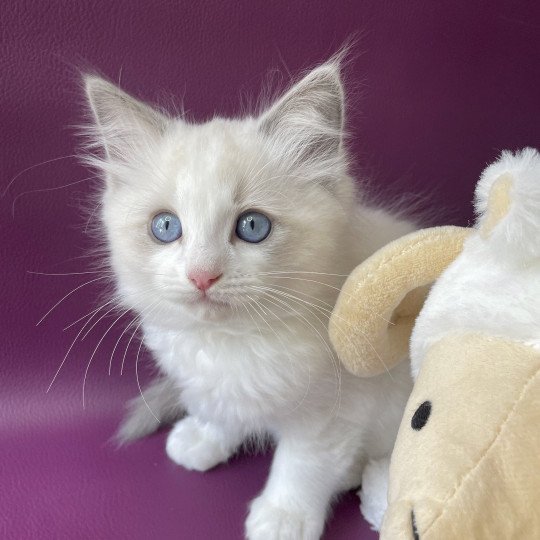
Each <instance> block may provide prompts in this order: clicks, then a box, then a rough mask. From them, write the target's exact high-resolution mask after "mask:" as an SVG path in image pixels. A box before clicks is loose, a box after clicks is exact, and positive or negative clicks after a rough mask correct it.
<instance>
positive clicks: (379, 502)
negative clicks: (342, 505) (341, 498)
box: [358, 456, 390, 531]
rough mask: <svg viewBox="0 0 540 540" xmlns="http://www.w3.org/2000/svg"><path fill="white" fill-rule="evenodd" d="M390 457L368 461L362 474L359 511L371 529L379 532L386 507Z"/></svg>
mask: <svg viewBox="0 0 540 540" xmlns="http://www.w3.org/2000/svg"><path fill="white" fill-rule="evenodd" d="M389 470H390V457H389V456H386V457H384V458H381V459H378V460H370V461H369V462H368V463H367V465H366V467H365V469H364V472H363V473H362V489H361V490H360V491H359V492H358V495H359V496H360V510H361V511H362V515H363V516H364V518H365V519H366V521H368V522H369V523H370V525H371V526H372V528H373V529H374V530H376V531H379V530H380V528H381V525H382V520H383V517H384V513H385V512H386V507H387V506H388V476H389Z"/></svg>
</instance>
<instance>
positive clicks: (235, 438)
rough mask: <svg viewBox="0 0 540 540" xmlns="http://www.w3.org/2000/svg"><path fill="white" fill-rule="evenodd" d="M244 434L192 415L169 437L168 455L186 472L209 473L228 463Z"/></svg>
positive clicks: (179, 424)
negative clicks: (189, 470) (212, 469)
mask: <svg viewBox="0 0 540 540" xmlns="http://www.w3.org/2000/svg"><path fill="white" fill-rule="evenodd" d="M243 439H244V434H243V433H242V432H240V431H236V430H234V429H233V430H225V429H224V428H223V427H221V426H219V425H217V424H211V423H208V422H201V421H200V420H199V419H198V418H196V417H195V416H188V417H186V418H184V419H182V420H180V421H179V422H177V423H176V424H175V425H174V427H173V428H172V430H171V432H170V433H169V435H168V437H167V444H166V447H165V449H166V451H167V455H168V456H169V457H170V458H171V459H172V460H173V461H174V462H175V463H177V464H178V465H182V466H183V467H185V468H186V469H193V470H196V471H207V470H208V469H211V468H212V467H215V466H216V465H218V464H219V463H222V462H224V461H227V459H229V457H230V456H231V455H232V454H233V453H234V451H235V450H236V449H237V448H238V446H239V445H240V444H241V443H242V441H243Z"/></svg>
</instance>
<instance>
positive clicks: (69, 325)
mask: <svg viewBox="0 0 540 540" xmlns="http://www.w3.org/2000/svg"><path fill="white" fill-rule="evenodd" d="M111 302H114V300H109V301H108V302H106V303H105V304H102V305H101V306H99V307H97V308H96V309H93V310H92V311H89V312H88V313H87V314H86V315H83V316H82V317H79V318H78V319H77V320H76V321H73V322H72V323H70V324H68V325H67V326H64V328H63V329H62V331H63V332H65V331H66V330H68V329H69V328H71V327H72V326H75V325H76V324H77V323H78V322H80V321H83V320H84V319H86V318H88V317H90V315H94V314H95V313H96V312H97V311H100V310H102V309H103V308H104V307H107V306H108V305H109V304H110V303H111Z"/></svg>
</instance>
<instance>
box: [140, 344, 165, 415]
mask: <svg viewBox="0 0 540 540" xmlns="http://www.w3.org/2000/svg"><path fill="white" fill-rule="evenodd" d="M143 343H144V337H143V338H141V342H140V343H139V348H138V349H137V357H136V358H135V380H136V381H137V387H138V388H139V394H141V398H142V400H143V402H144V404H145V405H146V408H147V409H148V410H149V411H150V414H151V415H152V416H153V417H154V418H155V419H156V420H157V421H158V423H160V424H161V420H160V419H159V418H158V417H157V416H156V415H155V414H154V411H152V409H151V408H150V405H148V402H147V401H146V398H145V397H144V394H143V391H142V388H141V383H140V381H139V356H140V354H141V348H142V346H143Z"/></svg>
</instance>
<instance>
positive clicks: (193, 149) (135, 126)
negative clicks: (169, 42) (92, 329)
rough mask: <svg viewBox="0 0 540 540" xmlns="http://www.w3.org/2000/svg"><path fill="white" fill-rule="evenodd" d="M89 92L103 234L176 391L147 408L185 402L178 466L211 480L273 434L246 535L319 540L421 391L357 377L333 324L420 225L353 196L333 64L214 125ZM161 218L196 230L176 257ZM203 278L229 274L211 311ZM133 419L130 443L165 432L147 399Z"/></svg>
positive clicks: (178, 430)
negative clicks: (360, 277)
mask: <svg viewBox="0 0 540 540" xmlns="http://www.w3.org/2000/svg"><path fill="white" fill-rule="evenodd" d="M86 87H87V93H88V96H89V101H90V104H91V107H92V110H93V112H94V115H95V119H96V124H95V127H94V128H93V137H94V143H95V144H96V145H97V146H102V147H103V148H104V150H105V155H104V157H103V158H90V161H91V163H92V164H93V165H95V166H97V167H99V168H100V169H101V170H102V171H103V174H104V177H105V179H106V187H105V189H104V192H103V198H102V202H103V205H102V209H103V211H102V221H103V225H104V229H105V231H106V235H107V240H108V246H109V251H110V264H111V266H112V268H113V270H114V273H115V275H116V280H117V287H118V291H119V296H120V298H121V302H122V304H123V306H125V307H127V308H131V309H132V310H133V311H134V312H135V313H137V314H139V315H140V319H139V321H140V324H141V328H142V330H143V333H144V343H145V345H146V346H147V347H148V348H149V349H150V350H151V351H152V352H153V355H154V357H155V360H156V362H157V364H158V366H159V368H160V370H161V372H162V374H163V376H164V377H166V380H167V381H172V382H171V383H163V382H162V381H161V382H160V383H159V385H161V386H159V385H158V387H157V389H156V387H154V388H153V389H152V390H151V391H150V395H149V401H150V405H151V408H154V409H155V412H156V414H159V413H160V412H163V413H164V414H165V415H166V417H167V418H170V417H171V407H170V405H171V401H170V399H171V397H170V392H171V389H173V390H175V392H176V400H177V403H178V406H179V409H180V408H181V407H182V408H185V410H186V411H187V414H188V416H186V417H185V418H183V419H181V420H179V421H178V422H177V423H176V425H175V426H174V428H173V430H172V431H171V432H170V434H169V437H168V440H167V448H166V449H167V453H168V455H169V456H170V458H171V459H172V460H173V461H175V462H176V463H178V464H180V465H183V466H185V467H187V468H190V469H196V470H200V471H204V470H207V469H210V468H211V467H213V466H215V465H217V464H218V463H221V462H224V461H226V460H227V459H228V457H229V456H230V455H231V454H232V453H234V452H235V450H236V449H237V448H238V447H239V446H240V445H241V444H242V443H243V442H244V441H245V440H246V439H248V438H250V437H254V436H263V435H270V436H271V437H272V438H273V439H274V440H275V441H276V443H277V449H276V452H275V457H274V462H273V465H272V471H271V474H270V477H269V479H268V482H267V485H266V487H265V488H264V490H263V492H262V493H261V494H260V495H259V496H258V497H257V498H256V499H255V500H254V501H253V502H252V504H251V507H250V512H249V517H248V519H247V523H246V535H247V537H248V538H250V539H251V540H258V539H264V540H269V539H272V538H276V539H277V538H279V539H316V538H319V537H320V535H321V533H322V531H323V527H324V522H325V517H326V515H327V511H328V508H329V503H330V501H331V499H332V497H333V496H334V495H335V494H336V493H338V492H340V491H342V490H346V489H350V488H352V487H354V486H358V485H359V484H360V481H361V471H362V468H363V465H364V464H365V462H366V460H367V459H370V458H379V457H382V456H385V455H388V454H389V452H390V451H391V449H392V446H393V442H394V439H395V436H396V431H397V428H398V425H399V422H400V419H401V414H402V410H403V407H404V405H405V402H406V399H407V396H408V394H409V391H410V388H411V380H410V376H409V373H408V371H409V369H408V365H402V366H400V367H398V368H397V369H396V370H394V371H393V372H392V373H391V374H386V375H382V376H379V377H376V378H372V379H360V378H355V377H353V376H351V375H350V374H348V373H347V372H345V371H343V370H342V369H341V366H340V365H339V364H338V361H337V359H336V357H335V355H334V353H333V351H332V350H331V348H330V345H329V340H328V335H327V329H326V325H327V321H328V315H329V314H330V311H331V309H332V307H333V305H334V302H335V300H336V296H337V293H338V291H339V288H340V286H341V284H342V283H343V281H344V279H345V277H346V276H347V275H348V274H349V272H350V271H351V270H352V269H353V268H354V267H355V266H356V265H357V264H358V263H359V262H360V261H361V260H363V259H364V258H366V257H367V256H368V255H369V254H371V253H372V252H374V251H375V250H376V249H377V248H379V247H381V246H382V245H384V244H386V243H387V242H389V241H390V240H392V239H393V238H396V237H399V236H401V235H403V234H405V233H407V232H409V231H410V230H411V225H410V224H409V223H408V222H406V221H403V220H399V219H397V218H394V217H392V216H391V215H389V214H388V213H386V212H383V211H381V210H379V209H374V208H368V207H367V206H364V205H360V204H359V203H358V201H357V196H356V195H357V194H356V189H355V185H354V181H353V179H352V178H351V177H350V176H349V175H348V174H347V159H346V152H345V150H344V147H343V142H342V132H343V114H344V112H343V106H344V105H343V91H342V85H341V82H340V74H339V65H338V62H330V63H327V64H325V65H323V66H321V67H319V68H317V69H315V70H314V71H312V72H311V73H309V74H308V75H307V76H306V77H305V78H304V79H303V80H301V81H300V82H299V83H298V84H297V85H296V86H294V87H293V88H292V89H291V90H290V91H289V92H288V93H287V94H286V95H285V96H284V97H282V98H281V99H280V100H279V101H278V102H277V103H276V104H275V105H274V106H273V107H272V108H270V109H269V110H268V111H267V112H265V113H263V115H262V116H261V117H259V118H254V117H247V118H244V119H240V120H228V119H222V118H216V119H214V120H212V121H210V122H208V123H205V124H202V125H193V124H189V123H187V122H186V121H184V120H181V119H170V118H168V117H167V116H166V115H164V114H162V113H158V112H156V111H154V110H153V109H151V108H149V107H148V106H146V105H143V104H141V103H139V102H137V101H135V100H134V99H133V98H131V97H129V96H127V95H126V94H125V93H123V92H122V91H120V90H119V89H117V88H116V87H114V86H113V85H111V84H109V83H107V82H105V81H103V80H101V79H99V78H96V77H89V78H87V81H86ZM164 209H165V210H169V211H173V212H175V213H176V214H177V215H178V216H179V217H180V219H181V221H182V226H183V236H182V238H181V239H180V240H179V241H177V242H174V243H172V244H168V245H160V244H158V243H156V242H155V241H153V240H152V238H151V235H150V234H149V230H148V227H149V222H150V220H151V219H152V217H153V216H154V215H155V214H156V213H157V212H158V211H160V210H164ZM247 209H256V210H258V211H260V212H263V213H265V214H266V215H268V216H269V217H270V218H271V220H272V227H273V228H272V232H271V234H270V236H269V237H268V238H267V239H266V240H265V241H263V242H261V243H260V244H248V243H245V242H243V241H241V240H239V239H238V238H236V237H235V235H234V230H235V223H236V220H237V217H238V215H239V214H240V213H241V212H243V211H245V210H247ZM191 270H205V271H210V272H216V273H222V274H223V276H222V278H221V279H220V280H219V281H218V282H217V283H216V284H215V285H213V286H212V287H211V288H210V289H209V290H208V294H207V297H206V298H203V297H202V296H201V293H200V291H199V290H197V289H196V288H195V287H194V286H193V284H192V283H191V282H190V281H189V280H188V279H187V277H186V274H187V272H189V271H191ZM343 332H345V333H346V332H347V326H346V325H345V324H344V326H343ZM161 391H163V399H162V400H160V393H161ZM133 410H134V413H133V415H132V416H131V418H130V419H129V420H128V423H126V424H124V427H123V428H122V429H123V430H124V431H123V433H121V436H122V437H123V438H132V437H134V436H137V435H140V434H145V433H147V432H149V431H151V430H152V429H153V428H156V427H157V421H154V420H153V419H151V418H152V417H150V416H149V415H150V413H149V412H145V411H144V410H143V409H142V408H141V406H140V403H139V405H135V407H134V409H133Z"/></svg>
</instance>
